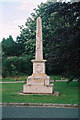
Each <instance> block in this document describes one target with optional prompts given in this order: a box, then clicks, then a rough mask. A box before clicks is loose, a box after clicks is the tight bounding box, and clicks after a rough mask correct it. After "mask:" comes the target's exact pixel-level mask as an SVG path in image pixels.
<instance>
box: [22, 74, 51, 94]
mask: <svg viewBox="0 0 80 120" xmlns="http://www.w3.org/2000/svg"><path fill="white" fill-rule="evenodd" d="M49 81H50V80H49V76H47V75H46V74H45V73H40V74H38V73H35V74H32V76H29V77H28V79H27V84H25V85H24V86H23V93H53V84H50V83H49Z"/></svg>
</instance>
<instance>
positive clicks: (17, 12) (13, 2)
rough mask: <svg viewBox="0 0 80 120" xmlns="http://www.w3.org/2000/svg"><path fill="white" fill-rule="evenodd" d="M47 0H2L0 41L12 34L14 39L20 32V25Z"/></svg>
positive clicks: (0, 5)
mask: <svg viewBox="0 0 80 120" xmlns="http://www.w3.org/2000/svg"><path fill="white" fill-rule="evenodd" d="M41 2H43V3H45V2H46V0H0V41H2V39H3V38H4V37H5V38H8V37H9V35H12V37H13V39H14V40H16V37H17V36H18V35H19V34H20V29H19V27H18V25H19V26H21V25H24V26H25V22H26V20H27V18H28V17H29V16H30V14H31V13H32V12H33V9H34V8H36V7H37V5H39V4H40V3H41Z"/></svg>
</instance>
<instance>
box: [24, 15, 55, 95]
mask: <svg viewBox="0 0 80 120" xmlns="http://www.w3.org/2000/svg"><path fill="white" fill-rule="evenodd" d="M31 61H32V63H33V74H32V75H31V76H29V77H28V79H27V84H25V85H24V86H23V93H53V84H50V82H49V81H50V80H49V79H50V78H49V76H47V75H46V74H45V62H46V60H44V59H43V42H42V21H41V18H40V17H38V18H37V26H36V51H35V59H34V60H31Z"/></svg>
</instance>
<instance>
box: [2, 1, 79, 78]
mask: <svg viewBox="0 0 80 120" xmlns="http://www.w3.org/2000/svg"><path fill="white" fill-rule="evenodd" d="M39 16H40V17H41V18H42V33H43V50H44V59H46V60H47V63H46V66H47V67H46V71H47V73H48V74H62V75H65V76H68V75H72V76H75V77H78V78H79V72H80V68H79V65H80V64H79V61H80V60H79V53H80V47H79V38H80V35H79V33H80V2H74V3H61V2H52V1H47V2H46V3H41V4H40V5H38V8H37V9H34V12H33V13H32V14H31V17H29V18H28V19H27V21H26V23H25V25H26V27H24V26H19V27H20V35H19V36H17V40H16V44H18V45H19V48H20V52H19V55H20V54H21V55H22V53H24V54H27V55H30V56H31V58H32V57H33V58H34V54H35V42H36V19H37V17H39ZM3 49H4V48H3ZM9 54H10V53H9Z"/></svg>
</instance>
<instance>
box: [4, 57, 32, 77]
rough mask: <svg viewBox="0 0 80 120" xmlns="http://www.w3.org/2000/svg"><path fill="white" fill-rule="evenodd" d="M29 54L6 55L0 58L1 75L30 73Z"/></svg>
mask: <svg viewBox="0 0 80 120" xmlns="http://www.w3.org/2000/svg"><path fill="white" fill-rule="evenodd" d="M31 59H32V57H31V56H27V55H26V56H21V57H16V56H14V57H8V58H6V59H3V60H2V76H3V77H8V76H15V75H16V74H19V75H20V74H27V75H30V74H31V73H32V63H31Z"/></svg>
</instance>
